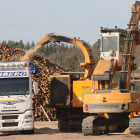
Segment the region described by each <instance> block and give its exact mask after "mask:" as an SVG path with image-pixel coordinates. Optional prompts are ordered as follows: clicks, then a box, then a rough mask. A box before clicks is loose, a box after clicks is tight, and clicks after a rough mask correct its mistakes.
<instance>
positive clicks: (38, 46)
mask: <svg viewBox="0 0 140 140" xmlns="http://www.w3.org/2000/svg"><path fill="white" fill-rule="evenodd" d="M41 47H42V45H37V46H35V47H33V48H31V49H30V50H28V51H26V54H25V55H24V56H23V57H22V58H21V59H20V60H21V61H29V60H30V58H31V57H32V56H33V54H34V53H35V52H36V51H37V50H38V49H39V48H41Z"/></svg>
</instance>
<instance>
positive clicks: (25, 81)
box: [0, 62, 37, 134]
mask: <svg viewBox="0 0 140 140" xmlns="http://www.w3.org/2000/svg"><path fill="white" fill-rule="evenodd" d="M35 68H36V67H34V65H32V64H31V63H30V62H0V132H7V131H20V132H21V133H23V134H24V133H25V134H26V133H27V134H33V133H34V115H33V111H32V96H33V92H34V94H36V93H37V83H36V82H35V81H33V82H32V79H31V73H32V72H35V71H36V69H35ZM32 84H33V89H34V91H32Z"/></svg>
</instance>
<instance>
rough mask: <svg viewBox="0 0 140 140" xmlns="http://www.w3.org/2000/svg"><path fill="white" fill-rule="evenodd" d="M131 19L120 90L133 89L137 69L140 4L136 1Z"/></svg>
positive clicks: (126, 40) (126, 39)
mask: <svg viewBox="0 0 140 140" xmlns="http://www.w3.org/2000/svg"><path fill="white" fill-rule="evenodd" d="M131 9H132V12H131V17H130V21H129V24H128V28H127V34H126V38H125V49H124V54H123V59H122V71H121V72H122V75H121V80H120V89H128V90H130V89H131V82H130V80H131V73H132V71H133V70H135V69H136V68H137V65H136V64H134V59H135V49H136V46H137V45H139V44H140V41H139V37H140V36H139V32H138V26H139V20H140V2H139V1H136V3H135V4H134V5H132V7H131Z"/></svg>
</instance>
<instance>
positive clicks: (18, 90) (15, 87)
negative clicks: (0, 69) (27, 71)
mask: <svg viewBox="0 0 140 140" xmlns="http://www.w3.org/2000/svg"><path fill="white" fill-rule="evenodd" d="M5 95H29V78H0V96H5Z"/></svg>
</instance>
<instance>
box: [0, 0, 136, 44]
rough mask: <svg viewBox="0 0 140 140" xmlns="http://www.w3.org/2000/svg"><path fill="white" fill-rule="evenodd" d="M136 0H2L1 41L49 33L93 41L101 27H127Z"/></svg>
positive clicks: (0, 2) (30, 39) (30, 38)
mask: <svg viewBox="0 0 140 140" xmlns="http://www.w3.org/2000/svg"><path fill="white" fill-rule="evenodd" d="M134 3H135V0H0V42H2V41H3V40H6V41H7V40H14V41H20V40H23V41H24V43H26V42H27V41H29V42H32V40H34V41H35V43H36V42H37V41H39V40H40V39H42V38H43V37H44V36H45V34H46V33H52V32H54V33H56V34H59V35H64V36H68V37H72V38H73V37H80V38H81V39H83V40H85V41H86V42H89V43H90V44H93V43H94V42H95V41H96V40H97V39H99V38H100V27H101V26H103V27H108V28H113V27H115V25H117V26H118V27H119V28H123V29H126V28H127V24H128V23H129V19H130V14H131V5H132V4H134Z"/></svg>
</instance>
